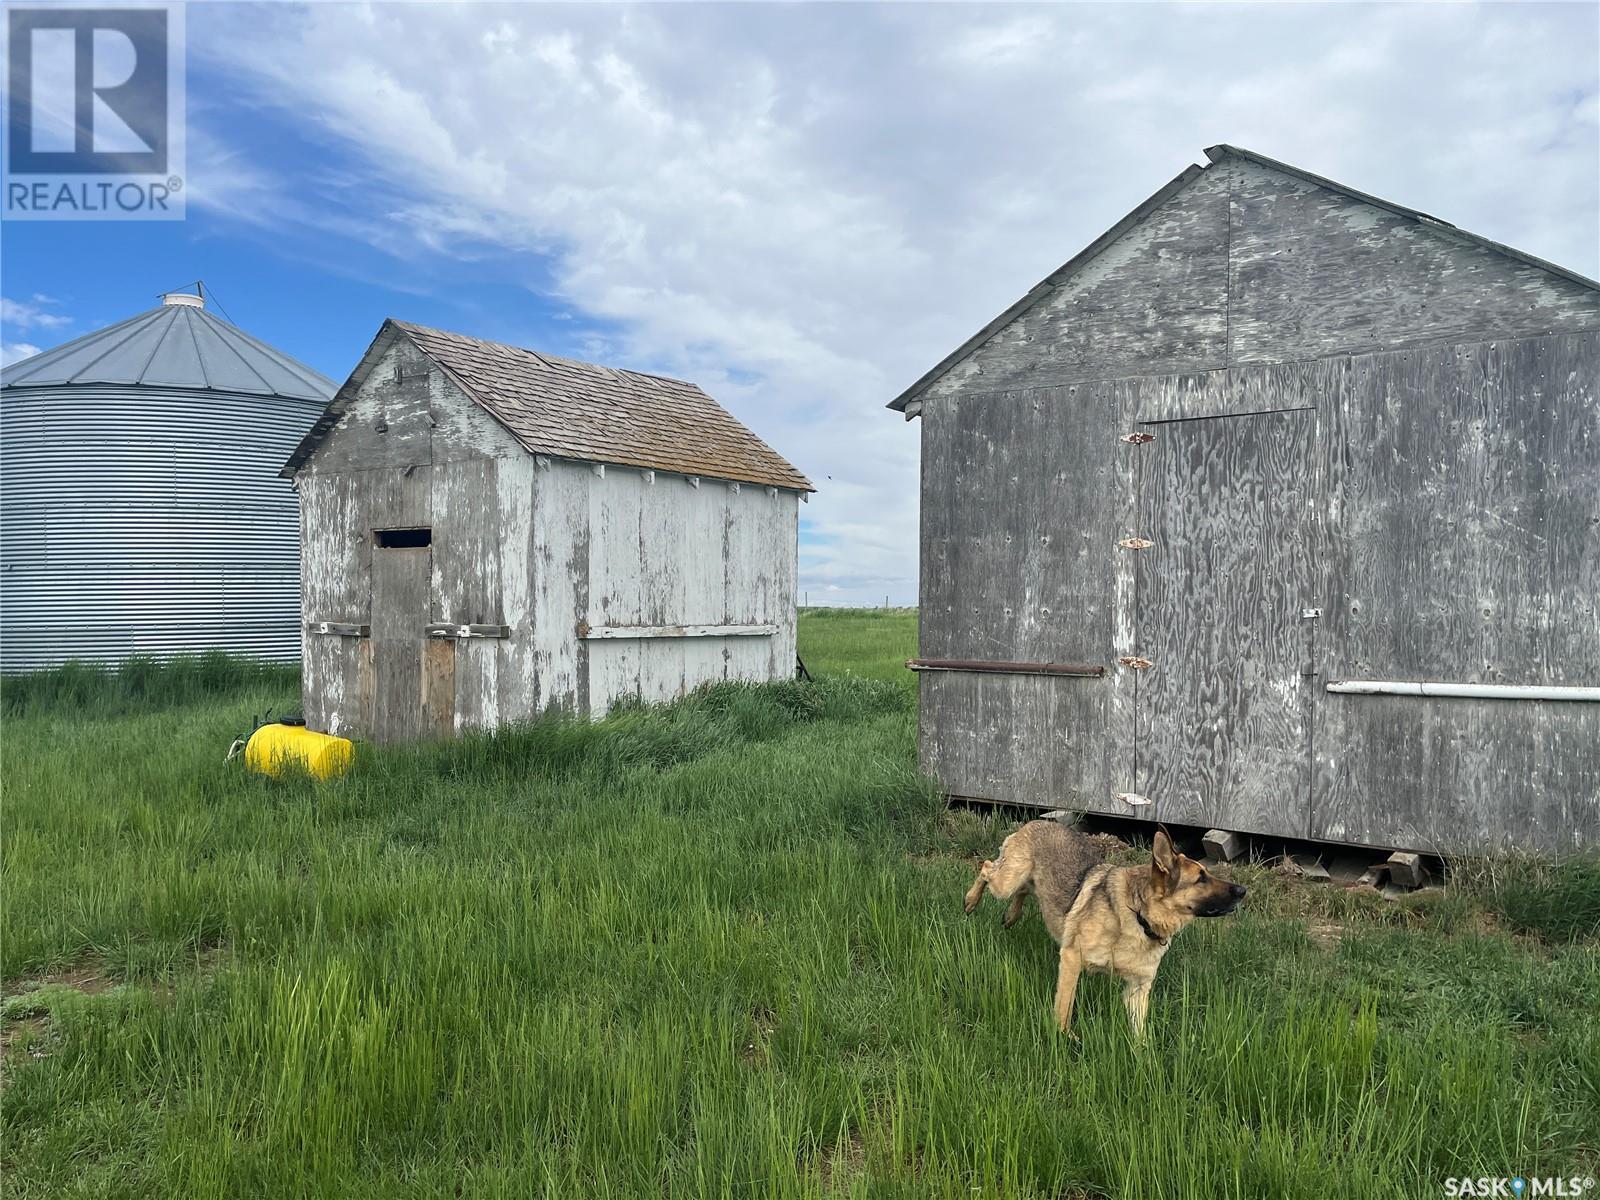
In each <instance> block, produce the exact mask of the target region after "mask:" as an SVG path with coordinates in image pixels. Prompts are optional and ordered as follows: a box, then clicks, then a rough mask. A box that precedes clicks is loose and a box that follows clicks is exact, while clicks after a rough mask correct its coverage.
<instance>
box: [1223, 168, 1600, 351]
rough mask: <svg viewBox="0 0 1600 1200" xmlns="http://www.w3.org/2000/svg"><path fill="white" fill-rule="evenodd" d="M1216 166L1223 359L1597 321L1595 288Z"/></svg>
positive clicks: (1376, 211) (1269, 174) (1423, 227)
mask: <svg viewBox="0 0 1600 1200" xmlns="http://www.w3.org/2000/svg"><path fill="white" fill-rule="evenodd" d="M1223 169H1225V170H1227V171H1228V180H1229V193H1230V211H1231V220H1230V222H1229V227H1230V234H1229V244H1230V247H1231V251H1230V256H1229V287H1228V330H1229V335H1228V340H1229V347H1228V361H1229V362H1230V363H1234V362H1287V361H1293V360H1298V359H1311V358H1321V357H1324V356H1326V355H1329V354H1334V353H1338V352H1347V351H1348V352H1360V351H1371V350H1378V349H1386V348H1390V347H1400V346H1406V345H1412V344H1416V343H1423V342H1460V341H1473V340H1478V339H1481V338H1484V337H1497V336H1498V337H1506V336H1518V335H1526V334H1543V333H1550V332H1554V331H1558V330H1576V329H1592V328H1595V327H1596V326H1597V325H1600V295H1597V294H1596V292H1595V291H1594V289H1592V288H1588V287H1584V286H1583V285H1582V284H1580V283H1576V282H1574V281H1572V280H1570V279H1566V278H1564V277H1562V276H1559V275H1554V274H1552V273H1550V272H1548V271H1544V270H1541V269H1539V268H1538V267H1535V266H1532V265H1530V264H1528V263H1524V262H1520V261H1518V260H1516V259H1514V258H1510V257H1507V256H1506V255H1503V254H1499V253H1496V252H1495V251H1494V250H1491V249H1489V248H1488V247H1486V246H1483V245H1481V244H1478V243H1475V242H1471V241H1467V240H1465V239H1463V238H1461V237H1459V236H1458V235H1456V234H1454V233H1452V232H1451V231H1450V229H1448V228H1447V227H1445V226H1442V225H1433V224H1428V223H1425V222H1418V221H1416V220H1414V219H1412V218H1409V217H1404V216H1401V215H1399V214H1397V213H1393V212H1389V211H1387V210H1385V209H1381V208H1377V207H1375V206H1374V205H1371V204H1367V203H1364V202H1362V201H1360V200H1356V199H1354V198H1352V197H1350V196H1346V195H1342V194H1340V193H1338V192H1333V191H1330V190H1328V189H1327V188H1323V187H1319V186H1318V185H1316V184H1314V183H1310V182H1308V181H1306V180H1304V179H1299V178H1296V177H1294V176H1292V175H1286V174H1284V173H1282V172H1280V171H1274V170H1271V169H1270V168H1267V167H1263V166H1259V165H1257V164H1254V163H1249V162H1242V161H1235V162H1231V163H1228V164H1226V165H1225V166H1224V167H1218V168H1213V170H1223ZM1210 173H1211V172H1209V171H1208V172H1207V174H1210Z"/></svg>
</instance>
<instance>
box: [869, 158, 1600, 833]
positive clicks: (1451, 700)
mask: <svg viewBox="0 0 1600 1200" xmlns="http://www.w3.org/2000/svg"><path fill="white" fill-rule="evenodd" d="M1206 154H1207V157H1208V159H1209V165H1208V166H1206V167H1203V168H1202V167H1190V168H1188V169H1187V170H1185V171H1184V172H1183V173H1182V174H1180V175H1179V176H1178V177H1177V178H1176V179H1174V180H1172V182H1171V183H1169V184H1167V185H1166V186H1165V187H1164V188H1162V189H1161V190H1160V191H1159V192H1157V193H1156V194H1155V195H1154V196H1152V197H1150V199H1149V200H1147V201H1145V203H1143V204H1141V205H1140V206H1139V207H1138V208H1137V209H1135V210H1134V211H1133V212H1131V213H1130V214H1128V216H1127V217H1126V218H1124V219H1123V220H1122V221H1121V222H1119V223H1118V224H1117V225H1116V226H1114V227H1113V228H1112V229H1110V230H1109V231H1108V232H1107V233H1106V234H1105V235H1103V236H1102V237H1101V238H1099V239H1098V240H1097V241H1095V242H1094V243H1093V244H1092V245H1090V246H1089V247H1088V248H1087V249H1086V250H1084V251H1083V252H1082V253H1081V254H1079V255H1078V256H1077V257H1076V258H1074V259H1072V261H1070V262H1069V263H1067V264H1066V265H1065V266H1063V267H1062V268H1061V269H1060V270H1058V271H1056V272H1054V273H1053V274H1052V275H1050V276H1049V277H1048V278H1046V279H1045V280H1044V281H1043V282H1042V283H1040V284H1039V285H1038V286H1037V287H1035V288H1034V289H1033V290H1032V291H1030V292H1029V293H1028V294H1027V295H1026V296H1025V297H1023V298H1022V299H1021V300H1020V301H1018V302H1017V303H1016V304H1015V305H1013V306H1012V307H1011V308H1009V309H1007V310H1006V311H1005V312H1004V313H1002V314H1001V315H1000V316H999V317H998V318H996V319H995V320H994V321H993V322H991V323H990V324H989V325H987V326H985V327H984V328H983V329H982V330H980V331H979V332H978V333H977V334H976V335H975V336H973V337H972V338H971V339H970V340H968V341H967V342H966V343H965V344H964V345H962V346H961V347H960V348H958V349H957V350H956V351H955V352H954V353H952V354H951V355H950V356H949V357H948V358H946V359H945V360H944V361H943V362H941V363H940V364H939V365H938V366H936V367H935V368H934V369H933V370H931V371H929V372H928V373H927V374H926V375H925V376H923V377H922V378H921V379H919V380H918V381H917V382H916V383H915V384H914V385H912V386H911V387H910V388H909V389H907V391H906V392H905V393H904V394H903V395H901V396H900V397H899V398H898V399H896V400H895V401H894V402H893V404H892V406H891V407H893V408H896V409H900V410H903V411H904V412H905V413H906V416H907V418H908V419H909V418H911V417H912V416H916V415H920V416H921V418H922V426H921V437H922V536H921V549H922V561H921V574H922V579H921V606H922V621H921V644H920V650H919V653H920V655H921V658H920V659H919V660H918V662H917V663H916V665H917V666H918V668H919V669H920V670H921V671H922V674H921V684H920V690H921V720H920V747H921V757H922V761H923V764H924V765H925V767H926V768H927V769H928V770H929V771H930V772H932V773H933V774H934V775H935V776H936V777H937V778H938V779H939V780H941V781H942V784H943V786H944V788H945V789H946V790H947V791H948V792H949V793H951V794H953V795H958V796H967V797H976V798H982V799H988V800H996V801H1006V802H1009V803H1016V804H1024V805H1040V806H1051V807H1055V806H1076V807H1080V808H1082V809H1086V810H1089V811H1092V812H1098V813H1107V814H1115V815H1118V816H1124V817H1135V818H1143V819H1147V820H1161V821H1165V822H1172V823H1178V824H1185V825H1193V826H1211V827H1220V828H1223V829H1229V830H1236V831H1242V832H1246V833H1255V834H1264V835H1277V836H1286V837H1294V838H1312V839H1322V840H1328V841H1335V842H1348V843H1358V844H1365V845H1371V846H1382V847H1392V848H1401V849H1412V850H1426V851H1437V852H1462V851H1476V850H1487V849H1494V848H1502V847H1509V846H1520V847H1527V848H1533V849H1537V850H1541V851H1562V850H1571V849H1573V848H1574V847H1579V846H1582V845H1585V844H1588V845H1593V844H1595V843H1596V842H1597V841H1600V703H1595V702H1594V701H1596V700H1600V403H1597V400H1596V388H1597V383H1600V285H1597V284H1596V283H1595V282H1594V281H1593V280H1590V279H1586V278H1584V277H1582V276H1580V275H1577V274H1575V273H1573V272H1571V271H1568V270H1564V269H1562V268H1561V267H1558V266H1556V265H1554V264H1552V263H1548V262H1544V261H1542V260H1540V259H1537V258H1534V257H1532V256H1530V255H1527V254H1522V253H1519V252H1518V251H1515V250H1512V249H1510V248H1508V247H1506V246H1502V245H1499V244H1497V243H1494V242H1491V241H1488V240H1487V239H1485V238H1481V237H1477V236H1475V235H1473V234H1469V233H1467V232H1465V231H1463V230H1460V229H1457V228H1455V227H1454V226H1452V225H1450V224H1448V223H1447V222H1445V221H1441V220H1438V219H1436V218H1434V217H1430V216H1428V215H1427V214H1425V213H1420V212H1416V211H1413V210H1411V209H1407V208H1403V207H1401V206H1399V205H1396V204H1392V203H1389V202H1387V201H1384V200H1379V199H1377V198H1375V197H1373V196H1369V195H1365V194H1363V193H1361V192H1357V191H1355V190H1353V189H1351V188H1348V187H1345V186H1344V185H1342V184H1339V183H1335V182H1333V181H1332V180H1329V179H1324V178H1321V177H1319V176H1315V175H1311V174H1309V173H1307V172H1305V171H1302V170H1299V169H1297V168H1295V167H1291V166H1287V165H1286V164H1284V163H1280V162H1276V161H1273V160H1272V159H1268V158H1265V157H1263V156H1261V155H1258V154H1254V153H1251V152H1249V151H1245V150H1240V149H1236V148H1234V147H1230V146H1217V147H1213V148H1212V149H1210V150H1208V151H1207V152H1206Z"/></svg>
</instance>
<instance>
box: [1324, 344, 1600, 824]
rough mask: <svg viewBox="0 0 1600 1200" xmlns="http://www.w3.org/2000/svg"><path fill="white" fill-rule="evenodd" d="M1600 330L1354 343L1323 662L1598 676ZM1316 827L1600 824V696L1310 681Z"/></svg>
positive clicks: (1383, 674) (1335, 485) (1388, 670)
mask: <svg viewBox="0 0 1600 1200" xmlns="http://www.w3.org/2000/svg"><path fill="white" fill-rule="evenodd" d="M1597 387H1600V334H1593V333H1588V334H1570V335H1562V336H1554V337H1541V338H1528V339H1517V340H1500V341H1491V342H1480V343H1474V344H1470V345H1462V346H1450V347H1434V348H1426V349H1418V350H1410V351H1402V352H1390V353H1384V354H1373V355H1366V356H1361V357H1357V358H1355V359H1353V360H1352V361H1351V364H1350V387H1349V389H1348V391H1347V392H1346V393H1345V394H1344V396H1343V399H1342V403H1340V404H1339V405H1337V406H1335V407H1333V408H1332V409H1330V412H1329V414H1328V415H1329V420H1330V423H1331V425H1332V433H1331V436H1330V439H1329V444H1328V464H1329V467H1328V470H1329V487H1328V495H1327V507H1328V512H1329V523H1330V527H1331V528H1332V529H1333V530H1334V531H1335V534H1336V536H1333V537H1331V538H1330V540H1329V561H1328V564H1327V571H1328V575H1329V579H1330V582H1331V584H1332V588H1333V596H1334V603H1333V604H1331V605H1330V606H1329V611H1328V613H1327V617H1326V621H1325V625H1324V630H1323V632H1324V635H1325V638H1326V642H1325V647H1326V648H1325V651H1324V652H1323V653H1322V654H1321V656H1320V659H1321V670H1322V671H1323V673H1324V675H1325V677H1326V678H1345V679H1349V678H1357V679H1396V680H1437V681H1445V682H1462V683H1512V684H1558V685H1560V684H1568V685H1577V684H1585V685H1589V686H1593V685H1594V684H1595V683H1597V682H1600V401H1597V398H1596V391H1597ZM1317 725H1318V730H1317V737H1316V743H1317V776H1316V794H1315V797H1314V803H1313V828H1314V831H1315V833H1316V834H1317V836H1320V837H1327V838H1333V839H1340V840H1343V839H1351V840H1360V841H1376V842H1379V843H1381V844H1386V845H1403V846H1407V847H1410V848H1417V849H1431V848H1441V849H1450V850H1462V849H1480V848H1482V849H1487V848H1495V847H1500V846H1504V845H1510V844H1520V845H1524V846H1533V847H1537V848H1540V849H1547V850H1558V849H1567V848H1571V847H1572V846H1574V845H1577V844H1579V843H1580V842H1593V841H1596V840H1600V705H1596V704H1584V703H1572V702H1549V703H1538V702H1528V701H1505V700H1485V701H1478V700H1425V699H1413V698H1396V699H1386V698H1376V697H1367V696H1349V695H1336V694H1335V695H1330V694H1325V695H1323V696H1322V697H1321V698H1320V699H1319V708H1318V716H1317Z"/></svg>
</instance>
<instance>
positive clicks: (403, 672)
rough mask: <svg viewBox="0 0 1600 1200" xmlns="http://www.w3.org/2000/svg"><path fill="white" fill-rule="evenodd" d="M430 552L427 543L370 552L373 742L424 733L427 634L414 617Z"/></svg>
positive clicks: (423, 599) (423, 601)
mask: <svg viewBox="0 0 1600 1200" xmlns="http://www.w3.org/2000/svg"><path fill="white" fill-rule="evenodd" d="M431 557H432V555H431V553H430V552H429V550H428V549H426V548H422V549H415V550H409V549H408V550H388V549H379V550H376V551H374V552H373V555H372V660H373V687H374V692H373V698H372V718H371V735H372V738H373V740H374V741H378V742H398V741H408V740H411V739H413V738H418V737H421V736H422V735H423V734H424V733H426V732H428V726H427V721H426V716H427V712H426V709H425V707H424V701H425V697H424V688H423V669H422V667H423V644H424V642H425V641H426V640H427V639H426V638H425V637H424V636H423V632H422V628H423V625H424V624H425V623H424V622H420V621H418V620H417V617H418V614H420V613H423V612H426V611H427V607H428V581H429V578H430V576H431V571H430V569H429V560H430V558H431Z"/></svg>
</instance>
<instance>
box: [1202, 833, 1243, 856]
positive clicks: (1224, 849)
mask: <svg viewBox="0 0 1600 1200" xmlns="http://www.w3.org/2000/svg"><path fill="white" fill-rule="evenodd" d="M1200 844H1201V845H1202V846H1203V847H1205V852H1206V857H1207V858H1212V859H1216V860H1217V861H1218V862H1232V861H1233V860H1234V859H1236V858H1238V857H1239V856H1240V855H1241V854H1243V853H1244V851H1245V844H1244V838H1243V837H1241V836H1240V835H1239V834H1237V833H1234V832H1233V831H1232V830H1230V829H1208V830H1206V835H1205V837H1203V838H1201V839H1200Z"/></svg>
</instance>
